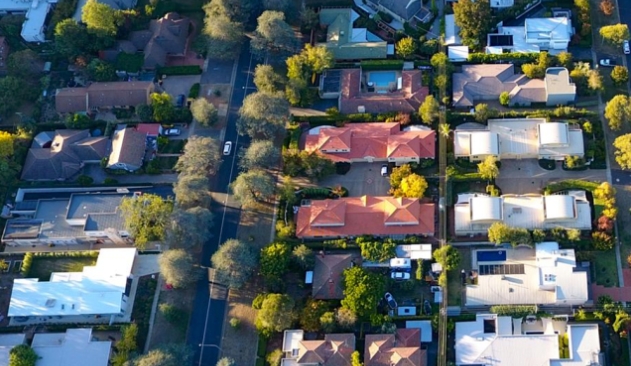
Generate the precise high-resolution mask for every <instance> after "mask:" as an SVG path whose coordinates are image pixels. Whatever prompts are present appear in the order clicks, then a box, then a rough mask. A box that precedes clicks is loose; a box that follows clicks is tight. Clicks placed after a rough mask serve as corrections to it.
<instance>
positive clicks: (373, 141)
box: [305, 122, 436, 161]
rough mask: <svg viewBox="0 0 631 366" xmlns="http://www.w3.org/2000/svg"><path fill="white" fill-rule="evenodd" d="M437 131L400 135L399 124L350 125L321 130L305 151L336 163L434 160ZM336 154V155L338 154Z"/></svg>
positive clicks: (402, 133) (307, 142) (307, 143)
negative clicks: (412, 159)
mask: <svg viewBox="0 0 631 366" xmlns="http://www.w3.org/2000/svg"><path fill="white" fill-rule="evenodd" d="M435 143H436V132H435V131H431V130H429V131H421V130H419V131H401V129H400V125H399V124H398V123H396V122H395V123H351V124H348V125H346V126H345V127H337V128H333V127H332V128H320V130H319V132H318V134H317V135H308V136H307V138H306V143H305V150H307V151H318V152H320V153H321V154H323V155H325V156H326V157H327V158H329V159H331V160H333V161H351V160H357V159H361V160H363V159H365V158H366V157H368V156H370V157H373V158H376V159H385V158H397V159H406V158H408V159H411V158H418V159H425V158H431V159H433V158H434V156H435V151H436V148H435ZM336 150H337V151H336Z"/></svg>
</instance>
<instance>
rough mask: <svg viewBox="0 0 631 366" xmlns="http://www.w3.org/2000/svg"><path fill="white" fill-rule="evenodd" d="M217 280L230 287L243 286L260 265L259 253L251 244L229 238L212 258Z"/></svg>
mask: <svg viewBox="0 0 631 366" xmlns="http://www.w3.org/2000/svg"><path fill="white" fill-rule="evenodd" d="M210 261H211V263H212V267H213V268H214V269H215V271H216V272H215V275H216V279H217V282H219V283H221V284H224V285H225V286H226V287H229V288H241V287H242V286H243V285H244V284H245V283H246V282H247V281H248V280H249V279H250V277H251V276H252V274H253V273H254V271H255V269H256V267H257V266H258V253H257V252H256V251H255V250H254V248H252V247H251V246H249V245H247V244H245V243H243V242H241V241H239V240H236V239H229V240H227V241H226V242H225V243H223V244H222V245H220V246H219V249H217V251H216V252H215V254H213V256H212V257H211V259H210Z"/></svg>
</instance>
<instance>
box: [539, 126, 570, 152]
mask: <svg viewBox="0 0 631 366" xmlns="http://www.w3.org/2000/svg"><path fill="white" fill-rule="evenodd" d="M538 128H539V145H540V146H545V145H567V144H569V142H570V137H569V132H568V131H569V128H568V125H567V123H563V122H548V123H541V124H539V125H538Z"/></svg>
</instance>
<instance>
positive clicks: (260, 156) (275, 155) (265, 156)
mask: <svg viewBox="0 0 631 366" xmlns="http://www.w3.org/2000/svg"><path fill="white" fill-rule="evenodd" d="M279 159H280V150H279V149H278V148H277V147H276V146H274V142H273V141H270V140H256V141H254V142H252V143H251V144H250V146H248V148H247V149H245V150H242V152H241V154H240V160H239V166H240V167H241V169H243V170H250V169H255V168H261V169H267V168H271V167H273V166H274V165H276V164H278V160H279Z"/></svg>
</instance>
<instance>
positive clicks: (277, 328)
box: [256, 294, 294, 333]
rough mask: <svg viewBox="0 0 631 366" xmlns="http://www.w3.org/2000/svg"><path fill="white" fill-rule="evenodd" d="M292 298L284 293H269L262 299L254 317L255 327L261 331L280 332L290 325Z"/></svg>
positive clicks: (292, 306) (292, 312) (292, 310)
mask: <svg viewBox="0 0 631 366" xmlns="http://www.w3.org/2000/svg"><path fill="white" fill-rule="evenodd" d="M293 316H294V300H293V299H292V298H291V297H290V296H289V295H286V294H269V295H267V297H266V298H265V300H263V304H262V305H261V310H259V312H258V314H257V317H256V328H257V329H258V330H259V331H261V332H270V333H271V332H282V331H283V330H285V329H288V328H290V327H291V324H292V322H293Z"/></svg>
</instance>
